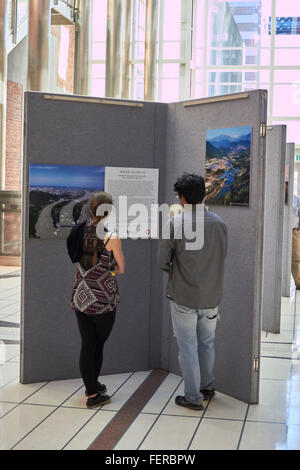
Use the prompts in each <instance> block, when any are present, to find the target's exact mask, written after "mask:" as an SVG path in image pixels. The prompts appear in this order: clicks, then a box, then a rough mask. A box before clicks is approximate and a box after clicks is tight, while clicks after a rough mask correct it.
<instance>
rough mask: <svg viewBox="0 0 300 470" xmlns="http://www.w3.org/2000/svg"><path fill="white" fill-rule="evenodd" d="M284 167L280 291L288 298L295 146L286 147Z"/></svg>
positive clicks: (289, 288) (289, 291)
mask: <svg viewBox="0 0 300 470" xmlns="http://www.w3.org/2000/svg"><path fill="white" fill-rule="evenodd" d="M285 165H286V167H288V190H287V204H284V215H283V261H282V291H281V295H282V296H283V297H290V293H291V275H292V272H291V266H292V229H293V195H294V166H295V144H292V143H288V144H287V145H286V161H285Z"/></svg>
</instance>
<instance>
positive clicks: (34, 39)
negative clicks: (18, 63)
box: [27, 0, 51, 91]
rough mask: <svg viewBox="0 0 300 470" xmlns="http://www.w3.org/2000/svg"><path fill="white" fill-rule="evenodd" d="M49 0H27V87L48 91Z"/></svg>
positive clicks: (33, 89)
mask: <svg viewBox="0 0 300 470" xmlns="http://www.w3.org/2000/svg"><path fill="white" fill-rule="evenodd" d="M50 24H51V13H50V0H29V25H28V74H27V89H28V90H32V91H49V48H50Z"/></svg>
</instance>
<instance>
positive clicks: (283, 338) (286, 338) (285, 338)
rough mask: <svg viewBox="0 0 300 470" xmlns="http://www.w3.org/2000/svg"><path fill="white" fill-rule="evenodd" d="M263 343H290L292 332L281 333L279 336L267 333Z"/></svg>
mask: <svg viewBox="0 0 300 470" xmlns="http://www.w3.org/2000/svg"><path fill="white" fill-rule="evenodd" d="M264 341H266V342H273V343H292V342H293V330H290V331H281V332H280V333H279V334H275V333H268V335H267V337H266V338H265V339H264Z"/></svg>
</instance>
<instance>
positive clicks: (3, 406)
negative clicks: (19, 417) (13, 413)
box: [0, 402, 17, 418]
mask: <svg viewBox="0 0 300 470" xmlns="http://www.w3.org/2000/svg"><path fill="white" fill-rule="evenodd" d="M16 406H17V405H16V404H15V403H3V402H0V418H2V416H3V415H5V414H6V413H8V412H9V411H10V410H12V409H13V408H15V407H16Z"/></svg>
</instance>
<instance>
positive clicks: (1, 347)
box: [0, 343, 20, 363]
mask: <svg viewBox="0 0 300 470" xmlns="http://www.w3.org/2000/svg"><path fill="white" fill-rule="evenodd" d="M19 355H20V345H19V344H4V343H3V344H1V343H0V363H1V361H3V362H7V361H10V360H11V359H14V358H16V357H17V356H19Z"/></svg>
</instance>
